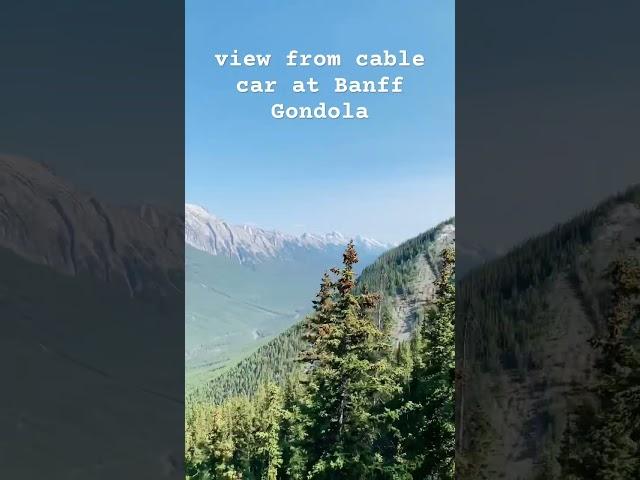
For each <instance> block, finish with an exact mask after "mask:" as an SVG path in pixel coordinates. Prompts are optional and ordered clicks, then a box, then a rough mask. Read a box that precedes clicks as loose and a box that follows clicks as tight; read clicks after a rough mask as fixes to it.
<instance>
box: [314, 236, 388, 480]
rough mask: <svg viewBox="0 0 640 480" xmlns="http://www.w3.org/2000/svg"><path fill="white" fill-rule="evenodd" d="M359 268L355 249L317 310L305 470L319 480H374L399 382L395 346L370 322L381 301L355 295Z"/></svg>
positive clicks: (350, 248) (381, 463)
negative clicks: (383, 426) (393, 357)
mask: <svg viewBox="0 0 640 480" xmlns="http://www.w3.org/2000/svg"><path fill="white" fill-rule="evenodd" d="M357 261H358V256H357V254H356V251H355V248H354V245H353V242H351V243H350V244H349V245H348V247H347V249H346V250H345V252H344V255H343V267H342V268H341V269H334V270H332V272H333V273H334V274H335V275H336V276H337V279H336V280H335V281H330V279H329V277H325V278H324V280H323V284H322V287H321V290H320V294H319V296H318V302H316V304H315V306H316V316H317V318H316V320H315V321H314V323H312V325H311V332H310V335H309V338H310V339H312V341H313V343H312V345H311V348H310V350H309V352H308V353H307V355H306V358H308V359H310V360H311V362H312V363H311V368H312V369H311V371H310V374H309V382H308V392H309V402H308V407H307V409H306V412H305V413H306V415H307V417H308V418H309V420H310V421H309V428H308V431H307V444H306V445H307V454H308V469H309V472H310V478H314V479H329V478H331V479H354V478H358V479H360V478H375V477H374V475H375V472H379V471H381V470H382V469H384V466H385V455H384V453H385V448H384V445H383V444H381V443H380V435H379V431H380V430H379V427H380V423H381V422H383V421H384V419H385V409H384V403H385V402H386V400H388V399H389V398H390V397H391V396H392V394H393V393H394V391H395V389H396V388H397V382H396V378H395V376H394V372H393V369H392V367H391V363H390V358H391V342H390V339H389V337H388V335H386V334H385V333H384V332H382V331H381V330H380V329H378V328H377V327H376V325H375V324H374V321H373V319H372V315H371V312H372V309H373V307H374V306H375V305H376V301H377V297H376V296H375V295H372V294H369V293H362V294H356V293H355V273H354V270H353V266H354V264H355V263H356V262H357ZM314 329H315V330H314ZM314 336H315V339H314Z"/></svg>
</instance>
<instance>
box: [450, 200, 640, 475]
mask: <svg viewBox="0 0 640 480" xmlns="http://www.w3.org/2000/svg"><path fill="white" fill-rule="evenodd" d="M629 257H634V258H636V259H640V187H636V188H633V189H630V190H629V191H628V192H626V193H624V194H622V195H619V196H617V197H614V198H612V199H610V200H608V201H606V202H604V203H602V204H601V205H600V206H598V207H597V208H595V209H594V210H592V211H589V212H586V213H584V214H582V215H580V216H578V217H576V218H575V219H573V220H572V221H570V222H567V223H565V224H563V225H560V226H558V227H557V228H555V229H554V230H553V231H551V232H549V233H548V234H546V235H542V236H540V237H537V238H534V239H532V240H530V241H528V242H526V243H524V244H523V245H522V246H521V247H519V248H516V249H514V250H513V251H511V252H510V253H508V254H507V255H506V256H504V257H503V258H500V259H498V260H495V261H493V262H490V263H489V264H487V265H485V266H483V267H480V268H478V269H477V270H474V271H472V272H471V273H469V275H468V276H467V277H465V278H463V279H461V280H460V282H459V284H458V301H457V310H458V311H457V325H456V331H457V340H456V341H457V345H456V352H457V356H458V366H459V368H460V369H461V372H462V377H461V379H462V380H461V384H460V385H459V387H458V389H457V392H458V394H457V401H458V413H459V415H461V419H460V418H458V429H457V430H458V435H459V439H458V441H459V442H460V444H461V446H462V447H461V452H462V455H461V457H460V460H461V464H469V465H478V466H480V467H479V470H477V471H470V472H468V473H467V474H466V475H463V476H462V477H461V478H469V479H475V478H521V479H523V480H528V479H537V478H563V477H562V476H561V473H560V470H559V468H560V466H559V464H558V462H557V459H558V457H559V456H560V446H561V443H562V440H563V435H564V434H565V428H566V425H567V419H568V416H569V415H571V414H573V413H575V408H576V407H577V406H578V405H580V404H581V402H583V401H584V400H585V398H586V396H587V395H588V389H589V386H590V385H593V384H594V381H596V379H597V378H596V377H595V375H596V372H595V370H594V366H595V362H596V359H597V356H598V355H597V352H596V350H595V349H594V348H593V347H592V345H591V343H590V341H589V340H590V339H591V338H592V337H593V336H594V335H599V334H602V332H603V331H606V318H607V316H608V308H609V305H610V302H611V300H610V297H611V282H610V281H609V280H608V275H609V273H608V272H609V270H610V266H611V264H612V262H613V261H615V260H618V259H620V258H629ZM636 328H637V325H636Z"/></svg>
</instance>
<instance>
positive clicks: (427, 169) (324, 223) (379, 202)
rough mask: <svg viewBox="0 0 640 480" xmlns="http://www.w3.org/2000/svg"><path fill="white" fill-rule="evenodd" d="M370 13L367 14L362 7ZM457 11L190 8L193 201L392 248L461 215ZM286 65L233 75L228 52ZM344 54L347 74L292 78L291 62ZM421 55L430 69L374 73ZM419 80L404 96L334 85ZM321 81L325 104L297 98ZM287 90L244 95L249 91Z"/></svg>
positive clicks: (193, 2) (406, 5)
mask: <svg viewBox="0 0 640 480" xmlns="http://www.w3.org/2000/svg"><path fill="white" fill-rule="evenodd" d="M356 3H357V4H358V5H356ZM454 23H455V22H454V2H453V1H448V0H429V1H424V0H422V1H418V0H415V1H399V2H394V3H390V2H385V1H379V0H374V1H370V2H344V1H341V2H338V1H324V2H316V1H302V0H292V1H288V2H283V1H280V2H277V1H269V0H264V1H262V2H255V1H247V0H241V1H234V2H231V1H224V2H222V1H214V0H207V1H204V0H187V2H186V47H185V49H186V52H185V61H186V78H185V85H186V93H185V95H186V99H185V101H186V105H185V121H186V152H185V155H186V198H187V201H188V202H193V203H198V204H201V205H203V206H205V207H207V208H208V209H209V210H210V211H212V212H213V213H215V214H216V215H218V216H220V217H222V218H225V219H226V220H228V221H230V222H233V223H252V224H256V225H259V226H261V227H265V228H276V229H279V230H282V231H286V232H291V233H301V232H303V231H309V232H318V233H322V232H328V231H333V230H338V231H340V232H342V233H343V234H345V235H356V234H362V235H366V236H370V237H374V238H376V239H379V240H382V241H388V242H399V241H402V240H405V239H407V238H410V237H411V236H413V235H416V234H418V233H420V232H422V231H424V230H426V229H428V228H429V227H431V226H433V225H434V224H436V223H437V222H439V221H440V220H443V219H444V218H446V217H449V216H452V215H453V214H454V176H455V175H454V170H455V169H454V156H455V152H454V120H455V117H454V113H455V108H454V107H455V104H454V99H455V97H454V79H455V71H454V67H455V63H454V62H455V61H454V51H455V44H454V39H455V36H454ZM233 49H237V50H238V51H239V53H240V54H246V53H253V54H256V53H262V54H268V53H271V54H272V60H271V64H270V66H269V67H266V68H258V67H252V68H241V67H220V66H218V64H217V62H216V61H215V60H214V57H213V55H214V54H216V53H231V52H232V51H233ZM291 49H295V50H298V51H299V52H301V53H302V52H304V53H312V54H316V53H325V54H328V53H339V54H341V56H342V66H341V67H339V68H334V69H332V68H326V67H323V68H320V67H298V68H292V67H286V66H285V63H286V59H285V57H286V54H287V52H289V50H291ZM384 49H387V50H390V51H391V52H397V51H398V50H400V49H406V50H408V52H409V54H416V53H420V54H423V55H424V56H425V58H426V64H425V66H423V67H411V68H399V67H395V68H382V67H381V68H363V67H357V66H356V65H355V56H356V55H357V54H359V53H381V52H382V50H384ZM383 75H389V76H391V77H392V78H393V77H395V76H396V75H401V76H403V77H405V79H404V92H403V93H402V94H395V95H393V94H377V93H376V94H335V93H333V77H337V76H339V77H346V78H348V79H353V80H377V79H378V78H380V77H381V76H383ZM309 76H313V77H314V78H315V79H316V80H318V81H319V82H320V89H321V91H320V92H319V93H315V94H311V93H309V94H293V93H291V89H290V84H291V82H292V81H293V80H305V79H306V78H308V77H309ZM244 79H246V80H252V79H261V80H277V81H278V86H277V89H276V93H274V94H262V95H255V94H254V95H251V94H240V93H237V92H236V90H235V85H236V82H237V81H238V80H244ZM321 101H324V102H326V103H327V104H328V105H333V104H335V105H341V103H342V102H343V101H350V102H351V103H352V105H354V106H358V105H364V106H366V107H367V108H368V112H369V117H370V118H368V119H365V120H286V119H284V120H277V119H274V118H272V117H271V113H270V109H271V105H272V104H274V103H284V104H285V105H311V106H315V105H317V103H318V102H321Z"/></svg>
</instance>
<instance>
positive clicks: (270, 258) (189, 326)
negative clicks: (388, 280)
mask: <svg viewBox="0 0 640 480" xmlns="http://www.w3.org/2000/svg"><path fill="white" fill-rule="evenodd" d="M355 241H356V243H357V245H359V246H360V250H361V258H362V262H361V264H360V265H361V267H360V268H361V269H362V268H364V267H365V266H366V265H368V264H370V263H371V262H373V261H374V260H375V259H376V258H377V257H378V256H379V255H380V253H382V252H384V251H385V250H386V249H387V246H386V245H384V244H382V243H380V242H377V241H375V240H371V239H366V238H363V237H357V238H356V240H355ZM185 242H186V243H187V247H186V252H185V262H186V282H185V286H186V305H185V325H186V327H185V328H186V329H185V331H186V344H185V365H186V371H187V380H188V383H189V384H199V383H202V382H203V381H207V380H208V379H210V378H211V377H212V376H215V375H217V374H218V373H220V371H222V370H224V369H225V368H226V367H227V366H229V365H231V364H233V363H234V362H237V361H238V360H239V359H241V358H242V357H243V356H245V355H247V354H249V353H251V352H252V351H254V350H255V349H256V348H257V347H259V346H260V345H262V344H264V343H265V342H267V341H268V340H270V339H272V338H274V337H275V336H276V335H278V334H280V333H281V332H283V331H284V330H286V329H287V328H288V327H290V326H291V325H293V324H295V323H296V322H297V321H299V320H300V319H301V318H302V317H303V316H304V315H305V314H306V312H308V311H309V310H310V309H311V300H312V299H313V296H314V295H315V290H316V289H317V286H318V283H319V281H320V277H321V275H322V273H323V272H324V271H326V270H327V269H328V268H330V267H331V266H333V265H334V264H335V262H336V259H339V258H340V256H341V255H342V252H343V251H344V248H345V247H346V245H347V243H348V242H349V239H347V238H345V237H344V236H342V235H340V234H339V233H331V234H327V235H312V234H303V235H300V236H295V235H289V234H285V233H281V232H277V231H271V230H265V229H261V228H257V227H253V226H248V225H232V224H229V223H227V222H225V221H223V220H221V219H219V218H218V217H216V216H214V215H213V214H211V213H209V212H208V211H207V210H205V209H204V208H202V207H200V206H197V205H190V204H187V205H185Z"/></svg>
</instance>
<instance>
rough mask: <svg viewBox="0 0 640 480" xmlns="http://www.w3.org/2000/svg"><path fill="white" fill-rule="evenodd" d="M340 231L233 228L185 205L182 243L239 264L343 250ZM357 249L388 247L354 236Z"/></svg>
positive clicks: (372, 250) (368, 251)
mask: <svg viewBox="0 0 640 480" xmlns="http://www.w3.org/2000/svg"><path fill="white" fill-rule="evenodd" d="M349 240H350V239H349V238H346V237H344V236H343V235H342V234H340V233H339V232H332V233H329V234H324V235H316V234H311V233H304V234H302V235H299V236H297V235H289V234H286V233H282V232H278V231H274V230H265V229H262V228H258V227H254V226H250V225H233V224H230V223H228V222H225V221H224V220H222V219H220V218H218V217H216V216H215V215H213V214H212V213H210V212H209V211H207V210H206V209H205V208H203V207H201V206H199V205H193V204H186V205H185V241H186V243H187V244H189V245H191V246H193V247H195V248H197V249H198V250H202V251H205V252H207V253H210V254H211V255H223V256H226V257H229V258H233V259H235V260H237V261H238V262H240V263H259V262H261V261H264V260H266V259H273V258H287V257H290V256H292V255H293V254H295V253H297V252H299V251H301V250H311V251H322V250H327V249H334V248H336V247H338V248H344V247H345V246H346V245H347V243H348V242H349ZM353 240H354V242H355V244H356V247H357V248H358V250H359V251H361V252H363V253H365V254H369V255H370V254H380V253H382V252H384V251H385V250H387V249H388V248H389V246H388V245H386V244H383V243H381V242H378V241H376V240H373V239H370V238H366V237H362V236H357V237H355V238H354V239H353Z"/></svg>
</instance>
